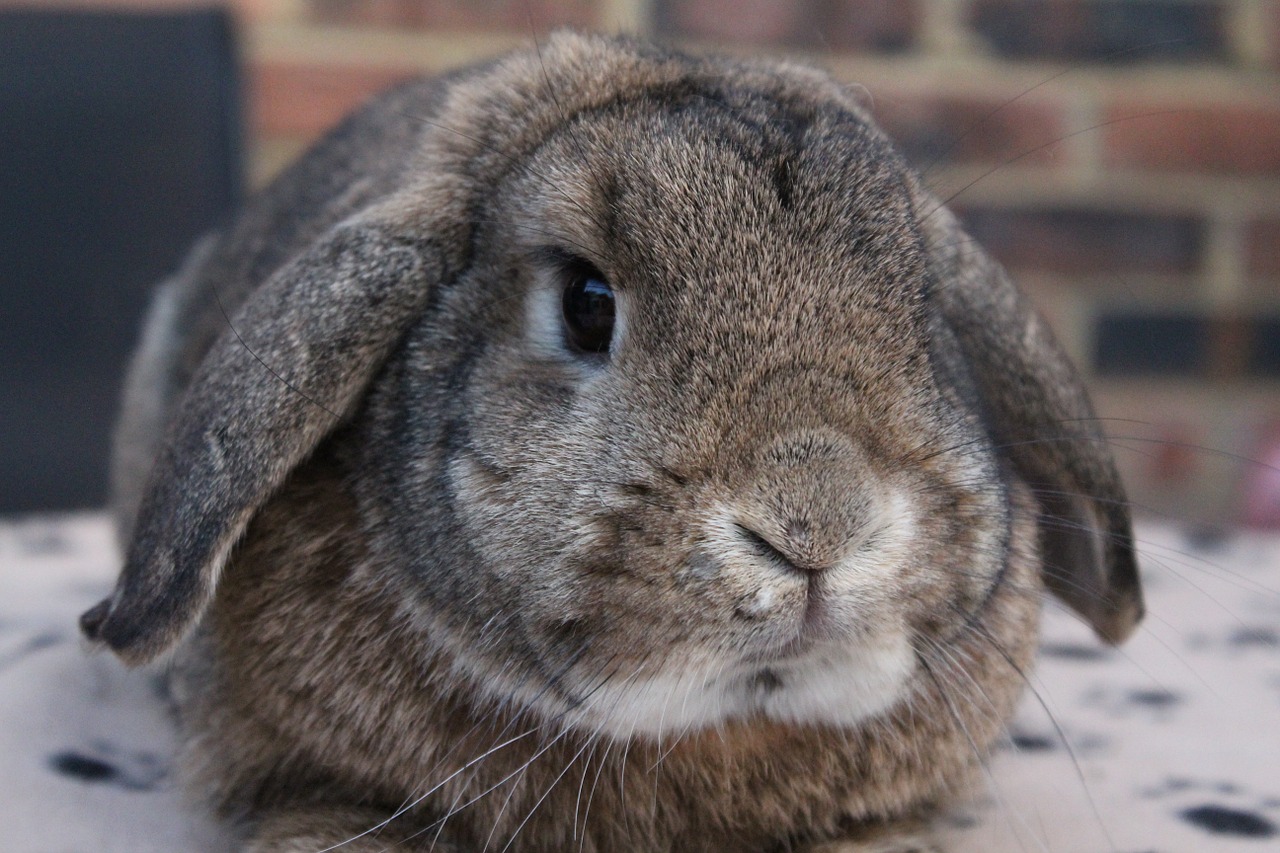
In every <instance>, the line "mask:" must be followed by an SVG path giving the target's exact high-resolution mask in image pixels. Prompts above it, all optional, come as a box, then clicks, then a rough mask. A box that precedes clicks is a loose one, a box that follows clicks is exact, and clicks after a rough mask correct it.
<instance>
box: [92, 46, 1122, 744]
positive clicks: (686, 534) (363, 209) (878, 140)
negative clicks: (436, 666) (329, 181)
mask: <svg viewBox="0 0 1280 853" xmlns="http://www.w3.org/2000/svg"><path fill="white" fill-rule="evenodd" d="M446 85H447V86H448V88H447V89H446V90H445V92H444V96H443V100H442V101H441V104H442V105H441V106H440V107H439V108H438V109H436V110H435V111H434V112H432V113H430V114H426V115H423V116H422V117H421V118H422V123H421V133H420V135H419V137H418V138H417V139H416V141H415V142H414V146H413V150H412V153H411V154H407V155H406V156H405V157H404V158H403V162H401V163H397V164H396V165H395V170H396V171H395V174H396V175H397V176H398V177H397V179H396V181H395V182H393V183H394V189H393V190H390V191H388V192H385V193H382V194H378V195H376V196H375V197H374V198H372V199H370V200H368V201H366V202H362V203H361V204H360V205H359V206H358V208H356V209H354V210H353V211H351V212H350V214H349V215H347V216H346V217H345V218H344V220H343V221H342V222H341V223H340V224H339V225H337V226H334V227H332V228H329V229H327V230H325V232H324V233H323V234H321V235H320V236H319V237H317V238H316V239H315V240H314V242H313V243H312V244H311V245H310V246H309V248H307V249H306V250H305V251H303V252H301V253H300V254H299V255H298V256H297V257H295V258H294V259H293V260H292V261H291V262H290V263H289V264H287V265H285V266H284V267H283V268H281V269H280V270H278V271H277V272H276V273H275V274H274V275H273V276H271V277H270V278H269V279H268V280H266V281H265V282H261V283H260V285H259V286H257V287H256V290H254V291H253V292H252V293H251V294H250V295H249V296H248V297H247V299H246V301H245V302H244V304H243V305H242V306H241V307H240V308H239V310H238V312H236V313H235V314H234V316H233V317H232V318H231V325H232V326H233V329H228V330H227V331H226V332H225V333H224V334H223V335H222V336H221V337H220V338H219V340H218V341H217V342H216V343H215V344H214V345H213V347H212V349H211V350H210V351H209V352H208V354H207V355H206V356H205V357H204V358H203V360H202V361H201V364H200V367H199V370H198V371H197V372H196V374H195V376H194V378H193V379H192V380H191V382H190V385H189V387H188V389H187V390H186V393H185V396H184V397H183V399H182V401H181V404H180V405H179V406H178V407H177V409H176V413H175V415H174V417H173V419H172V424H171V426H170V428H169V432H168V434H167V438H166V439H165V441H164V444H163V450H162V452H161V454H160V457H159V460H158V462H157V463H156V466H155V468H154V470H153V473H152V475H151V479H150V481H149V486H148V487H147V489H146V491H145V496H144V498H143V501H142V503H141V506H140V510H139V513H138V520H137V523H136V524H135V525H134V526H133V533H132V537H131V542H130V545H129V550H128V557H127V562H126V566H125V569H124V571H123V574H122V578H121V581H120V584H119V586H118V588H117V590H116V592H115V594H114V595H113V597H112V598H110V599H108V601H106V602H104V603H103V604H102V605H100V606H99V607H98V608H96V609H95V610H94V611H91V612H90V613H89V614H86V617H85V620H84V621H85V626H86V630H87V632H88V633H89V635H90V636H91V637H93V638H95V639H97V640H100V641H101V642H103V643H105V644H107V645H109V646H110V647H112V648H113V649H114V650H115V651H116V652H117V653H118V654H120V655H121V656H122V657H124V658H125V659H126V660H130V661H142V660H146V659H149V658H151V657H153V656H155V655H157V654H159V653H160V652H161V651H163V650H164V649H166V648H168V647H169V646H171V645H172V644H174V643H175V642H176V641H177V640H178V639H179V638H180V637H181V636H183V634H184V633H185V632H186V631H187V630H188V628H189V627H190V626H191V625H192V624H193V623H194V622H195V621H196V620H198V618H199V617H200V615H201V614H202V612H203V611H204V610H205V608H206V606H207V605H208V604H209V602H210V601H211V600H212V599H213V597H214V596H215V594H216V590H217V585H218V580H219V576H220V574H221V571H222V568H223V566H224V564H225V563H226V561H227V559H228V555H229V554H231V552H232V550H233V548H234V546H235V543H236V541H237V539H238V537H240V536H241V534H242V533H243V531H244V530H245V527H246V525H247V524H248V523H249V521H250V520H251V519H252V518H253V516H254V515H255V513H256V512H257V510H258V509H259V508H260V507H261V506H262V504H263V503H264V502H265V501H267V500H268V499H269V498H270V496H271V495H272V494H273V493H274V492H275V491H276V490H277V489H278V488H279V487H280V486H281V484H282V483H284V482H285V481H286V480H287V479H288V478H289V476H290V474H291V472H292V471H294V470H295V468H296V467H297V466H298V465H299V464H300V463H301V462H302V461H303V460H305V459H306V458H307V457H308V456H309V455H310V454H311V453H312V452H313V451H314V450H315V448H316V447H317V446H318V445H319V444H320V443H321V442H324V441H325V440H326V438H327V437H329V436H332V435H334V434H335V433H334V431H335V429H336V430H339V432H340V434H341V435H342V436H343V440H344V443H345V444H344V446H346V447H347V448H348V453H349V455H350V457H351V460H352V461H351V465H350V468H351V471H352V472H353V474H352V476H351V478H350V479H351V483H350V489H351V492H352V493H353V495H354V496H355V499H356V505H357V506H358V509H359V515H360V519H361V525H362V529H363V531H364V534H365V535H366V536H367V538H368V541H369V543H370V547H371V548H372V550H373V552H374V553H375V554H376V555H377V563H378V565H379V566H381V567H382V569H381V571H383V572H384V573H385V576H384V577H383V579H382V581H381V582H382V583H383V584H384V586H385V587H386V588H387V589H391V590H394V591H395V595H396V597H397V599H398V600H399V601H400V602H401V606H400V608H399V612H400V614H401V617H402V618H403V620H404V623H403V625H399V626H396V625H387V626H385V627H386V630H387V631H388V632H390V631H406V632H407V633H406V634H405V636H407V637H412V638H414V639H413V640H412V641H413V642H424V643H429V644H431V645H432V646H433V648H434V649H435V650H437V651H438V652H440V653H441V654H442V655H444V656H445V657H447V659H448V660H449V661H450V663H451V665H452V666H453V668H454V670H455V671H456V677H457V678H458V679H460V680H462V681H463V682H465V684H466V685H467V687H468V689H470V690H473V691H474V692H475V693H476V694H478V695H483V696H485V697H487V698H489V699H496V700H498V701H500V702H502V703H507V704H509V705H512V706H517V707H520V708H524V709H527V710H528V711H530V712H531V713H533V714H534V715H535V716H538V717H542V718H552V717H555V718H560V719H567V720H570V721H572V722H573V724H575V725H580V726H582V727H584V728H586V729H589V730H592V731H597V732H604V733H607V734H609V735H612V736H614V737H617V738H629V737H633V736H636V737H642V738H644V737H661V736H666V735H669V734H673V733H681V732H688V731H693V730H697V729H701V728H705V727H709V726H715V725H718V724H721V723H723V722H725V721H730V720H747V721H749V720H753V719H768V720H772V721H776V722H782V723H788V724H801V725H804V724H815V725H827V726H837V727H852V726H855V725H857V724H858V723H859V722H860V721H863V720H865V719H867V718H869V717H874V716H877V715H881V714H884V713H886V712H887V711H889V709H891V708H893V707H894V706H895V705H896V704H897V703H899V702H901V701H902V700H903V699H904V698H905V697H907V696H908V695H909V694H910V693H911V691H912V690H913V689H914V686H915V685H916V684H917V683H918V682H920V681H921V680H922V679H923V678H924V677H925V675H924V674H923V673H922V671H921V656H922V653H923V652H922V650H923V649H926V648H935V647H943V648H945V647H946V645H947V644H948V643H950V642H952V641H953V640H954V638H956V637H957V636H958V635H960V634H962V633H963V632H965V631H967V630H972V629H973V628H974V626H982V625H983V624H986V623H988V622H989V621H990V620H992V619H999V615H998V614H996V615H993V614H992V613H991V608H992V607H993V606H995V604H993V602H998V601H1000V600H1001V599H1000V596H999V593H1000V591H1001V590H1002V588H1003V587H1004V586H1005V585H1007V584H1009V583H1013V581H1012V580H1011V577H1013V573H1012V572H1011V569H1010V565H1011V563H1013V562H1015V561H1016V560H1017V559H1019V558H1018V557H1017V549H1016V548H1013V547H1011V541H1012V538H1013V537H1014V530H1015V528H1016V526H1017V525H1018V524H1019V523H1020V522H1022V523H1025V524H1029V525H1033V526H1034V527H1035V529H1036V530H1037V531H1038V543H1039V556H1038V558H1036V559H1038V567H1039V569H1038V570H1039V573H1040V575H1041V576H1042V577H1043V579H1044V581H1045V582H1046V583H1047V585H1048V586H1049V587H1050V588H1051V589H1052V590H1053V591H1054V592H1056V593H1057V594H1058V595H1059V597H1061V598H1062V599H1063V600H1064V601H1066V602H1067V603H1068V604H1069V605H1070V606H1071V607H1072V608H1074V609H1075V610H1077V611H1078V612H1079V613H1080V614H1081V615H1082V616H1083V617H1084V618H1085V619H1087V620H1088V621H1089V622H1090V623H1091V624H1092V625H1093V626H1094V628H1095V629H1096V630H1097V631H1098V632H1099V634H1100V635H1101V636H1103V637H1104V638H1105V639H1108V640H1111V641H1118V640H1119V639H1122V638H1123V637H1124V636H1125V635H1126V634H1127V633H1128V632H1129V630H1130V629H1131V628H1132V627H1133V625H1134V624H1135V623H1136V621H1137V619H1138V618H1139V617H1140V615H1141V600H1140V595H1139V592H1138V587H1137V580H1136V574H1135V570H1134V563H1133V558H1132V553H1131V550H1130V542H1129V532H1128V517H1127V514H1126V513H1125V511H1124V509H1123V493H1122V491H1121V488H1120V486H1119V484H1118V481H1117V478H1116V474H1115V471H1114V468H1113V465H1112V463H1111V462H1110V460H1109V457H1108V455H1107V449H1106V445H1105V444H1104V442H1103V441H1102V437H1101V434H1100V432H1099V430H1098V429H1097V427H1096V424H1095V422H1094V420H1093V419H1092V412H1091V411H1090V408H1089V405H1088V402H1087V399H1086V397H1085V395H1084V392H1083V390H1082V388H1081V385H1080V381H1079V379H1078V378H1077V376H1076V375H1075V372H1074V370H1073V369H1072V368H1071V367H1070V365H1069V364H1068V362H1067V360H1066V359H1065V357H1064V356H1063V354H1062V353H1061V351H1060V350H1059V348H1058V346H1057V345H1056V344H1055V343H1054V341H1053V339H1052V337H1051V335H1050V334H1049V332H1048V331H1047V329H1046V328H1045V327H1044V326H1043V325H1042V323H1041V321H1040V320H1039V318H1038V316H1037V315H1036V314H1035V313H1034V312H1033V311H1032V310H1031V309H1030V308H1029V307H1028V306H1027V305H1026V304H1025V303H1024V302H1023V300H1022V298H1021V297H1020V296H1019V295H1018V294H1017V293H1016V291H1015V290H1014V289H1013V288H1012V286H1011V285H1010V284H1009V283H1008V281H1007V279H1006V278H1005V277H1004V275H1003V273H1002V272H1001V271H1000V270H999V269H998V267H996V266H995V265H994V264H992V263H991V262H990V261H989V260H988V259H987V258H986V257H985V255H983V254H982V253H981V252H980V250H978V249H977V248H976V247H973V246H971V245H969V243H968V241H967V238H966V237H965V235H964V234H963V233H962V232H961V231H960V230H959V228H958V227H957V226H956V224H955V222H954V221H953V220H952V219H951V217H950V214H948V213H947V212H946V211H945V210H944V209H942V208H941V206H940V205H939V204H938V203H937V202H936V201H935V200H934V199H933V198H932V197H931V196H929V194H928V193H927V192H925V191H924V190H923V189H922V188H921V185H920V182H919V180H918V178H916V177H915V176H914V175H913V174H912V173H910V172H909V170H908V169H907V168H906V167H905V166H904V164H903V161H902V160H901V158H900V157H899V156H898V155H897V154H896V153H895V152H894V150H893V148H892V147H891V145H890V143H889V142H888V141H887V140H886V138H885V137H884V136H883V135H882V133H881V132H880V131H879V130H878V129H877V128H876V127H875V126H874V124H873V123H872V122H871V120H870V119H869V118H868V116H867V113H866V111H865V110H864V108H863V107H862V106H861V105H860V104H859V103H858V101H857V99H856V98H855V97H854V96H853V95H852V94H851V93H850V92H849V91H848V90H846V89H845V88H843V87H841V86H839V85H838V84H836V83H834V82H833V81H831V80H830V79H828V78H827V77H825V76H823V75H821V74H819V73H817V72H814V71H811V70H807V69H803V68H800V67H796V66H789V65H780V64H763V63H761V64H751V63H744V62H735V61H728V60H713V59H690V58H688V57H684V56H680V55H675V54H670V53H666V52H661V51H657V50H655V49H653V48H651V47H647V46H645V45H642V44H639V43H634V42H629V41H617V40H603V39H589V38H580V37H576V36H568V35H562V36H558V37H555V38H553V39H552V40H551V41H550V43H548V44H546V45H544V46H543V47H542V49H541V50H540V51H529V52H526V53H521V54H516V55H513V56H511V57H509V58H507V59H504V60H502V61H500V62H498V63H496V64H494V65H491V66H487V67H485V68H483V69H480V70H477V71H473V72H470V73H466V74H463V75H461V76H459V77H456V78H454V79H453V80H451V81H449V82H448V83H447V84H446ZM370 168H371V169H374V168H381V169H385V168H387V167H386V165H385V164H371V166H370ZM269 238H270V236H269V235H266V236H265V237H264V238H263V239H269ZM1025 494H1034V495H1035V498H1036V501H1035V503H1034V505H1030V504H1029V503H1028V502H1027V501H1026V500H1024V499H1020V498H1019V495H1025ZM1031 592H1034V589H1032V590H1031ZM1028 641H1030V638H1028Z"/></svg>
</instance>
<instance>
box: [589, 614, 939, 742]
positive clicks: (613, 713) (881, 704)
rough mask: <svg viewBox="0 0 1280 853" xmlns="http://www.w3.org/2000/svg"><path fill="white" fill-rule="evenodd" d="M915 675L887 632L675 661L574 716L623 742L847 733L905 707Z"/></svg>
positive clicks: (904, 649)
mask: <svg viewBox="0 0 1280 853" xmlns="http://www.w3.org/2000/svg"><path fill="white" fill-rule="evenodd" d="M915 672H916V657H915V654H914V652H913V650H912V646H911V643H910V641H909V640H908V638H907V635H906V633H905V632H904V631H901V630H891V631H885V632H884V633H881V634H878V635H870V636H867V635H864V636H862V637H859V638H858V640H857V641H856V642H852V643H850V642H846V643H842V644H840V645H835V644H831V645H816V646H812V647H808V648H805V649H803V650H797V651H794V652H792V653H789V654H785V655H779V656H776V658H775V659H772V660H756V661H741V660H737V661H735V660H732V659H728V658H727V657H718V656H710V655H709V656H708V657H707V658H706V659H705V660H701V661H681V662H680V665H679V666H674V665H673V666H672V667H671V669H670V671H667V672H658V673H656V674H655V675H653V676H650V677H647V678H631V679H618V680H617V683H613V682H610V683H607V684H606V685H604V686H603V687H602V688H600V689H599V690H597V691H595V692H594V693H593V694H592V695H591V697H590V699H589V700H588V701H587V702H586V703H584V704H583V706H581V707H579V708H578V709H577V712H576V713H577V716H578V722H579V725H580V726H582V727H583V728H585V729H588V730H590V731H593V732H595V733H597V734H603V735H608V736H611V737H614V738H618V739H623V740H628V739H631V738H634V737H649V738H659V739H661V738H667V737H672V736H682V735H685V734H689V733H692V732H696V731H699V730H701V729H706V728H714V727H716V726H718V725H721V724H723V723H727V722H730V721H734V720H750V719H765V720H770V721H775V722H780V723H790V724H795V725H827V726H835V727H842V728H847V727H851V726H854V725H857V724H859V723H862V722H864V721H866V720H868V719H870V718H872V717H875V716H877V715H879V714H882V713H884V712H885V711H887V710H888V709H890V708H891V707H893V706H894V705H895V704H897V703H898V702H900V701H902V700H904V699H905V698H906V697H907V696H908V695H909V693H910V692H911V684H912V676H913V675H914V674H915Z"/></svg>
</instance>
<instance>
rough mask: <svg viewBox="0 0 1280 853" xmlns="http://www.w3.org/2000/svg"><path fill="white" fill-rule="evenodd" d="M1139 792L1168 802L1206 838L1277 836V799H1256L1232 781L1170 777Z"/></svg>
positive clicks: (1279, 822) (1279, 824)
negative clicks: (1204, 780) (1207, 780)
mask: <svg viewBox="0 0 1280 853" xmlns="http://www.w3.org/2000/svg"><path fill="white" fill-rule="evenodd" d="M1140 793H1141V795H1142V796H1143V797H1145V798H1147V799H1152V800H1164V799H1167V800H1170V801H1171V803H1170V804H1171V809H1172V811H1173V813H1174V814H1175V815H1176V816H1177V818H1178V819H1179V820H1181V821H1183V822H1184V823H1186V824H1188V825H1190V826H1192V827H1195V828H1196V829H1197V830H1199V831H1200V832H1202V833H1204V834H1205V835H1206V836H1215V837H1219V838H1238V839H1262V838H1278V837H1280V797H1276V796H1259V795H1257V794H1254V793H1251V792H1249V791H1247V790H1245V789H1243V788H1242V787H1241V786H1239V785H1237V784H1236V783H1234V782H1230V781H1218V782H1203V781H1196V780H1191V779H1182V778H1170V779H1166V780H1165V781H1164V782H1162V783H1161V784H1159V785H1156V786H1154V787H1151V788H1148V789H1146V790H1144V791H1141V792H1140Z"/></svg>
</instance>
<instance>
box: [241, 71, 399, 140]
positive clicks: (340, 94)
mask: <svg viewBox="0 0 1280 853" xmlns="http://www.w3.org/2000/svg"><path fill="white" fill-rule="evenodd" d="M414 73H416V72H414V71H412V70H409V69H395V68H375V67H346V66H334V65H323V66H322V65H302V64H288V63H265V64H258V65H254V66H251V67H250V68H249V73H248V84H249V86H248V88H249V114H250V128H251V131H252V132H253V133H254V134H256V135H258V136H259V137H269V136H281V135H287V136H295V137H298V136H300V137H305V138H312V137H315V136H318V135H319V134H320V133H322V132H323V131H325V130H326V129H328V128H330V127H332V126H333V125H335V124H337V122H338V121H339V120H340V119H341V118H342V117H343V116H345V115H346V114H347V113H349V112H350V111H351V110H352V109H354V108H355V107H356V106H358V105H359V104H361V103H362V102H364V101H365V100H367V99H368V98H369V97H370V96H371V95H374V94H376V93H377V92H380V91H382V90H383V89H385V88H387V87H389V86H390V85H392V84H393V83H396V82H398V81H400V80H403V79H405V78H406V77H410V76H413V74H414Z"/></svg>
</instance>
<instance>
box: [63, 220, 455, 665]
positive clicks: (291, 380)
mask: <svg viewBox="0 0 1280 853" xmlns="http://www.w3.org/2000/svg"><path fill="white" fill-rule="evenodd" d="M433 246H434V244H433V243H431V242H428V241H427V240H425V239H416V238H413V237H406V236H400V235H399V234H398V233H397V231H396V230H395V229H393V228H392V227H391V226H387V225H382V224H370V223H368V222H365V223H356V224H346V225H342V226H338V227H337V228H335V229H333V230H332V231H331V232H329V233H328V234H327V235H326V236H324V237H323V238H321V239H320V240H319V241H318V242H317V243H316V244H314V245H313V246H312V247H311V248H310V249H309V250H307V251H306V252H304V253H303V254H302V255H301V256H299V257H298V258H297V259H296V260H294V261H293V262H292V263H290V264H289V265H288V266H287V267H285V268H284V269H283V270H281V271H280V272H278V273H277V274H276V275H274V276H273V277H272V278H271V279H270V280H268V281H267V282H266V283H264V284H263V285H261V286H260V287H258V288H257V289H256V290H255V291H254V292H253V293H252V294H251V295H250V297H249V298H248V300H247V301H246V302H245V304H244V305H243V306H241V308H240V309H239V310H238V311H237V312H236V313H235V314H234V315H233V316H232V317H230V318H229V319H230V326H229V328H227V329H226V330H225V331H224V332H223V334H222V336H221V337H220V338H219V339H218V341H217V342H216V343H215V344H214V346H213V347H212V349H211V350H210V351H209V353H208V354H207V356H206V357H205V358H204V360H203V362H202V363H201V365H200V368H199V369H198V370H197V372H196V374H195V376H194V377H193V378H192V380H191V383H190V385H189V386H188V388H187V391H186V394H185V396H184V397H183V399H182V401H181V404H180V406H179V408H178V411H177V414H176V415H175V417H174V420H173V422H172V423H171V424H170V427H169V430H168V433H167V434H166V436H165V441H164V444H163V447H162V450H161V452H160V454H159V456H158V458H157V460H156V462H155V465H154V467H153V469H152V472H151V477H150V480H149V481H148V483H147V487H146V489H145V491H144V493H143V498H142V502H141V505H140V508H139V511H138V517H137V522H136V524H135V525H134V527H133V535H132V538H131V541H130V543H129V545H128V548H127V556H126V560H125V565H124V568H123V570H122V571H121V574H120V578H119V581H118V582H117V585H116V589H115V591H114V593H113V594H112V595H111V597H110V598H108V599H106V600H105V601H103V602H102V603H100V604H99V605H97V606H96V607H94V608H93V609H91V610H89V611H88V612H87V613H85V614H84V616H82V617H81V628H82V630H83V631H84V633H85V634H86V635H87V636H88V637H89V639H90V640H93V641H94V642H98V643H103V644H105V645H107V646H109V647H110V648H111V649H112V650H114V651H115V652H116V654H118V655H119V656H120V657H121V658H123V659H124V660H125V661H127V662H129V663H143V662H145V661H148V660H150V659H152V658H154V657H155V656H156V655H158V654H160V653H161V652H163V651H164V650H166V649H167V648H169V647H170V646H172V645H173V644H174V643H175V642H176V641H177V640H178V639H179V638H180V637H181V636H182V635H183V634H184V633H185V632H186V630H187V629H188V628H189V627H190V626H191V625H192V624H193V623H194V622H195V621H196V619H197V618H198V617H199V616H200V615H201V614H202V613H203V612H204V610H205V608H206V607H207V605H208V604H209V602H210V601H211V600H212V598H213V593H214V590H215V587H216V586H217V582H218V578H219V575H220V574H221V572H222V568H223V566H224V564H225V563H226V561H227V558H228V555H229V553H230V551H231V549H232V547H233V546H234V544H235V543H236V541H237V540H238V539H239V538H240V536H241V535H242V534H243V532H244V529H245V527H246V526H247V525H248V523H249V521H250V519H251V518H252V517H253V515H254V513H255V512H256V511H257V509H258V508H259V507H260V506H261V505H262V503H263V502H264V501H265V500H266V499H267V498H268V497H269V496H270V495H271V494H272V492H274V491H275V489H276V488H278V487H279V486H280V485H281V484H282V483H283V481H284V480H285V478H286V477H287V476H288V474H289V473H290V471H292V470H293V469H294V467H295V466H297V465H298V464H299V463H300V462H302V461H303V460H304V459H305V458H306V457H307V456H308V455H309V454H310V453H311V451H312V450H313V449H314V448H315V447H316V445H317V444H318V443H319V442H320V440H321V439H322V438H323V437H324V436H325V435H327V434H328V433H329V432H330V431H331V430H332V429H333V428H334V427H335V426H336V425H337V424H338V423H339V422H340V421H341V420H342V419H343V418H344V417H345V416H346V415H347V414H348V413H349V412H350V410H351V409H352V408H353V407H354V406H355V404H356V403H357V402H358V401H359V399H360V397H361V392H362V391H363V390H364V388H365V386H366V385H367V384H368V383H369V381H370V380H371V379H372V377H373V375H374V373H375V372H376V371H377V370H378V368H379V367H380V366H381V365H382V363H383V362H384V361H385V360H386V358H387V356H388V354H389V353H390V351H391V349H392V347H393V346H395V344H396V342H397V341H398V340H399V339H400V337H401V335H402V334H403V332H404V331H405V329H406V328H407V326H408V325H409V323H410V322H411V321H412V320H413V319H414V318H415V317H417V316H419V315H420V313H421V311H422V310H423V308H424V306H425V305H426V303H427V301H428V299H429V298H430V295H431V293H432V292H433V290H435V285H436V284H437V283H438V282H439V280H440V278H441V277H442V276H443V275H444V267H445V263H446V262H445V259H444V253H443V252H441V251H439V250H438V249H436V248H433ZM215 296H216V294H215Z"/></svg>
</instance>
